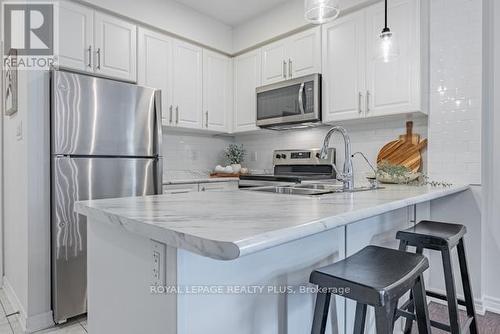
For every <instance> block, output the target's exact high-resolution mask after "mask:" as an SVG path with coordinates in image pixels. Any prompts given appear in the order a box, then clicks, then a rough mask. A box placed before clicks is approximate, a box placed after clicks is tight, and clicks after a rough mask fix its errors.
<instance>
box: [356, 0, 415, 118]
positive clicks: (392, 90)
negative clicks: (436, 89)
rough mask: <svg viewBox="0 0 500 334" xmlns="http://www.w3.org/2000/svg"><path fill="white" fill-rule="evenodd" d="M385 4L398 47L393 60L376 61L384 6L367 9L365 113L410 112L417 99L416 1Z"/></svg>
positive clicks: (378, 114)
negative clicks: (366, 98)
mask: <svg viewBox="0 0 500 334" xmlns="http://www.w3.org/2000/svg"><path fill="white" fill-rule="evenodd" d="M389 3H390V6H389V26H390V28H391V30H392V31H393V32H394V35H395V37H396V39H397V45H398V46H399V57H398V59H397V60H396V61H393V62H390V63H383V62H380V61H377V60H376V58H375V57H376V53H375V52H376V48H377V43H376V42H377V36H378V34H380V30H381V29H382V27H383V26H384V6H383V4H377V5H374V6H371V7H369V8H368V9H367V12H366V17H367V36H369V38H367V92H368V94H369V96H368V108H367V116H372V115H373V116H381V115H386V114H394V113H404V112H414V111H419V110H421V109H422V106H421V99H420V91H421V88H420V80H421V72H420V24H419V22H420V20H419V18H420V15H419V13H420V1H416V0H394V1H390V2H389Z"/></svg>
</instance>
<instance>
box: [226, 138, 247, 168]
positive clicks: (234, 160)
mask: <svg viewBox="0 0 500 334" xmlns="http://www.w3.org/2000/svg"><path fill="white" fill-rule="evenodd" d="M224 155H225V157H226V159H227V161H228V163H229V164H231V167H232V168H233V173H239V172H240V171H241V163H242V162H243V161H244V160H245V155H246V150H245V149H244V148H243V145H237V144H230V145H229V146H228V147H227V148H226V150H225V151H224Z"/></svg>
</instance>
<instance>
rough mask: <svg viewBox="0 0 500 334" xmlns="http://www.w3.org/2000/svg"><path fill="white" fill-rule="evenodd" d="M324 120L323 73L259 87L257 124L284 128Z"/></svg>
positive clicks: (309, 124)
mask: <svg viewBox="0 0 500 334" xmlns="http://www.w3.org/2000/svg"><path fill="white" fill-rule="evenodd" d="M319 122H321V74H312V75H308V76H304V77H300V78H295V79H291V80H287V81H283V82H278V83H275V84H271V85H266V86H262V87H259V88H257V126H259V127H262V128H271V129H273V128H274V129H282V128H287V127H288V128H294V127H306V126H313V125H316V124H318V123H319Z"/></svg>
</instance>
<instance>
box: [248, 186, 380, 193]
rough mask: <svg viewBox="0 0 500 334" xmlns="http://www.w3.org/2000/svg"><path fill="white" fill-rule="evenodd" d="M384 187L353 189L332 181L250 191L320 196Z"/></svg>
mask: <svg viewBox="0 0 500 334" xmlns="http://www.w3.org/2000/svg"><path fill="white" fill-rule="evenodd" d="M377 189H382V188H381V187H379V186H376V185H374V186H366V187H356V188H354V189H353V190H345V189H344V188H343V186H342V184H331V183H309V184H294V185H286V186H266V187H257V188H249V189H248V190H249V191H261V192H267V193H274V194H286V195H304V196H318V195H325V194H332V193H345V192H358V191H368V190H377Z"/></svg>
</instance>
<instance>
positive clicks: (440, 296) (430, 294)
mask: <svg viewBox="0 0 500 334" xmlns="http://www.w3.org/2000/svg"><path fill="white" fill-rule="evenodd" d="M426 294H427V297H432V298H436V299H439V300H444V301H448V297H446V296H445V295H443V294H440V293H437V292H432V291H426ZM457 303H458V304H459V305H462V306H467V304H466V303H465V300H463V299H458V298H457Z"/></svg>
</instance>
